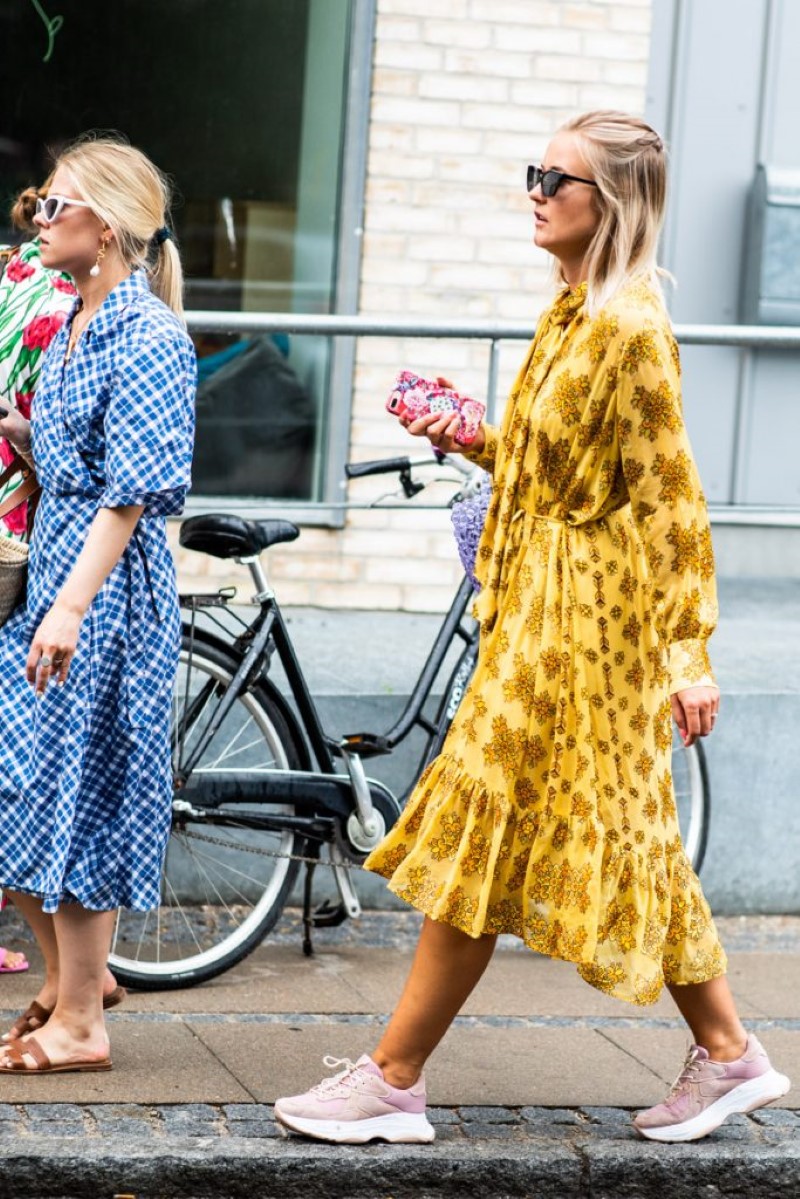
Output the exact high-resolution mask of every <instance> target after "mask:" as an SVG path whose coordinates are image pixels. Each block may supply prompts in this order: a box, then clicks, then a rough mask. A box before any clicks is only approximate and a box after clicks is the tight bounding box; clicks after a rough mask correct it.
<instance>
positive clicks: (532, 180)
mask: <svg viewBox="0 0 800 1199" xmlns="http://www.w3.org/2000/svg"><path fill="white" fill-rule="evenodd" d="M541 181H542V168H541V167H529V168H528V191H529V192H533V191H534V188H535V187H539V185H540V183H541Z"/></svg>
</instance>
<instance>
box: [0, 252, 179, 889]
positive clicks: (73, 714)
mask: <svg viewBox="0 0 800 1199" xmlns="http://www.w3.org/2000/svg"><path fill="white" fill-rule="evenodd" d="M71 323H72V321H71V318H70V319H69V320H68V321H67V323H66V324H65V326H64V327H63V328H62V329H61V330H60V331H59V333H58V334H57V335H56V337H55V338H54V340H53V342H52V343H51V346H50V349H49V350H48V353H47V356H46V358H45V361H44V366H43V369H42V374H41V378H40V381H39V387H38V389H37V392H36V397H35V400H34V416H33V454H34V458H35V461H36V470H37V473H38V476H39V480H40V482H41V484H42V497H41V500H40V503H39V509H38V512H37V514H36V523H35V527H34V532H33V542H32V547H31V557H30V573H29V578H28V596H27V605H26V606H24V607H22V608H20V609H18V610H17V612H15V613H14V615H13V616H12V617H11V619H10V620H9V621H8V622H7V624H6V625H5V626H4V627H3V628H2V629H1V630H0V886H2V887H6V888H8V889H9V890H17V891H23V892H27V893H29V894H32V895H38V896H40V897H41V898H42V899H43V908H44V911H46V912H55V911H56V910H57V909H58V906H59V904H60V903H61V902H69V901H73V902H78V903H80V904H82V905H83V906H84V907H85V908H89V909H92V910H95V911H106V910H110V909H113V908H117V907H119V906H124V907H128V908H133V909H136V910H139V911H143V910H147V909H149V908H152V907H155V906H156V905H157V904H158V901H159V878H160V873H161V867H162V863H163V857H164V852H165V849H166V843H167V838H168V836H169V826H170V809H171V797H172V780H171V769H170V749H169V717H170V706H171V691H172V685H173V682H174V677H175V671H176V669H177V660H178V649H179V642H180V612H179V608H178V597H177V589H176V583H175V570H174V564H173V561H172V555H171V554H170V551H169V548H168V546H167V539H166V521H165V517H167V516H171V515H174V514H177V513H179V512H180V511H181V510H182V507H183V502H184V497H185V495H186V491H187V488H188V486H189V479H190V466H191V455H192V443H193V435H194V394H195V381H196V365H195V354H194V348H193V346H192V343H191V341H190V339H189V337H188V335H187V333H186V330H185V329H184V328H183V326H182V325H181V323H180V321H179V320H178V319H177V318H176V317H175V315H174V314H173V313H172V312H171V311H170V309H169V308H167V307H166V305H164V304H162V302H161V301H160V300H158V299H156V297H155V296H153V295H152V294H151V292H150V289H149V287H148V284H147V279H146V276H145V274H144V272H142V271H137V272H136V273H134V274H133V275H131V276H130V277H129V278H127V279H125V280H124V281H123V282H122V283H120V284H119V286H118V287H116V288H115V289H114V290H113V291H112V292H111V294H110V295H109V296H108V297H107V299H106V300H105V302H104V304H103V306H102V307H101V308H100V310H99V311H98V312H97V314H96V315H95V317H94V318H93V320H92V322H91V324H90V326H89V328H88V329H87V330H86V332H85V333H84V334H83V336H82V337H81V339H80V341H79V342H78V345H77V348H76V350H75V351H74V353H73V355H72V359H71V361H70V362H69V363H68V364H65V362H64V355H65V352H66V348H67V339H68V336H69V329H70V327H71ZM128 504H143V505H144V509H145V510H144V513H143V515H142V517H141V519H140V521H139V523H138V525H137V528H136V531H135V533H134V536H133V537H132V538H131V541H130V542H129V544H128V546H127V548H126V549H125V551H124V553H123V555H122V558H121V559H120V561H119V563H118V564H117V565H116V566H115V567H114V569H113V570H112V572H111V574H110V575H109V577H108V579H107V580H106V582H105V583H104V584H103V586H102V587H101V589H100V591H99V592H98V594H97V596H96V598H95V600H94V601H93V603H92V605H91V607H90V608H89V611H88V612H87V614H86V616H85V618H84V620H83V623H82V625H81V629H80V636H79V639H78V647H77V651H76V653H75V657H74V658H73V661H72V665H71V668H70V672H69V677H68V679H67V682H66V684H65V685H64V686H63V687H56V686H54V685H53V684H50V686H49V687H48V689H47V692H46V694H45V696H44V697H43V698H42V699H41V700H38V701H37V700H36V699H35V697H34V692H33V689H32V687H31V686H30V684H29V683H28V682H27V680H26V678H25V661H26V657H27V654H28V651H29V647H30V643H31V640H32V638H33V635H34V633H35V631H36V629H37V627H38V625H39V624H40V622H41V621H42V619H43V617H44V616H45V615H46V613H47V612H48V610H49V609H50V607H51V606H52V604H53V601H54V600H55V599H56V597H57V595H58V593H59V590H60V589H61V587H62V586H63V584H64V582H65V581H66V579H67V576H68V575H69V573H70V571H71V570H72V568H73V566H74V564H75V561H76V559H77V557H78V554H79V553H80V550H81V548H82V546H83V544H84V542H85V540H86V536H87V534H88V532H89V528H90V526H91V524H92V521H93V519H94V516H95V514H96V513H97V511H98V509H100V508H117V507H121V506H124V505H128Z"/></svg>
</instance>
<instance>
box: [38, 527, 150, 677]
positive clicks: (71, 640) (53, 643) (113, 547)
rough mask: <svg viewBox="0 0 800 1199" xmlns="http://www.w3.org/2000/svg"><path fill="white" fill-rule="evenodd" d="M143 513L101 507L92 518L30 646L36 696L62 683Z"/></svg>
mask: <svg viewBox="0 0 800 1199" xmlns="http://www.w3.org/2000/svg"><path fill="white" fill-rule="evenodd" d="M143 511H144V506H143V505H141V504H134V505H130V506H129V507H125V508H101V509H100V510H99V511H98V513H97V514H96V516H95V518H94V520H93V521H92V524H91V528H90V529H89V534H88V536H87V538H86V542H85V544H84V546H83V549H82V550H81V552H80V554H79V555H78V559H77V561H76V563H75V565H74V567H73V568H72V571H71V572H70V575H69V577H68V579H67V581H66V583H65V584H64V586H63V587H62V588H61V591H60V592H59V594H58V596H57V597H56V601H55V603H54V604H53V606H52V608H51V609H50V611H49V612H48V613H47V615H46V616H45V618H44V619H43V621H42V622H41V624H40V625H39V627H38V629H37V630H36V633H35V635H34V638H33V641H32V642H31V649H30V653H29V654H28V661H27V664H26V669H25V673H26V676H27V679H28V682H29V683H31V685H35V686H36V694H37V696H41V695H44V693H45V690H46V688H47V684H48V682H49V681H50V679H51V678H54V679H55V680H56V682H57V683H58V684H62V683H64V682H65V680H66V678H67V675H68V674H69V666H70V662H71V660H72V657H73V655H74V653H75V649H76V647H77V644H78V636H79V633H80V627H81V623H82V621H83V618H84V616H85V615H86V612H87V610H88V608H89V606H90V604H91V602H92V600H93V599H94V597H95V596H96V595H97V593H98V591H99V590H100V588H101V587H102V586H103V583H105V581H106V579H107V578H108V576H109V575H110V574H111V571H112V570H113V569H114V567H115V566H116V565H117V563H118V562H119V560H120V558H121V557H122V554H123V552H124V550H125V547H126V545H127V544H128V542H129V541H130V539H131V536H132V534H133V531H134V529H135V528H136V525H137V524H138V521H139V517H140V516H141V515H142V512H143ZM48 660H49V662H50V665H47V661H48Z"/></svg>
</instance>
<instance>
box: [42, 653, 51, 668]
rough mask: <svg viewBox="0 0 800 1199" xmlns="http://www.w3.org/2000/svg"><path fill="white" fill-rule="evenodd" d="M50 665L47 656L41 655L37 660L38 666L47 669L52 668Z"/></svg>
mask: <svg viewBox="0 0 800 1199" xmlns="http://www.w3.org/2000/svg"><path fill="white" fill-rule="evenodd" d="M52 664H53V663H52V662H51V660H50V658H49V656H48V655H47V654H42V656H41V658H40V659H39V665H40V666H47V667H49V666H52Z"/></svg>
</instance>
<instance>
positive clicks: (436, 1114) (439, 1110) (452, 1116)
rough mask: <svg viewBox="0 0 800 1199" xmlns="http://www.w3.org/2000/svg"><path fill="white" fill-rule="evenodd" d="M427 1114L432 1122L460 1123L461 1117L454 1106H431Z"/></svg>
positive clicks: (437, 1123) (436, 1123)
mask: <svg viewBox="0 0 800 1199" xmlns="http://www.w3.org/2000/svg"><path fill="white" fill-rule="evenodd" d="M427 1116H428V1119H429V1120H430V1122H431V1124H435V1125H437V1126H438V1125H439V1124H458V1123H460V1121H461V1117H460V1116H459V1114H458V1112H457V1111H456V1109H455V1108H454V1107H429V1108H428V1110H427Z"/></svg>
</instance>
